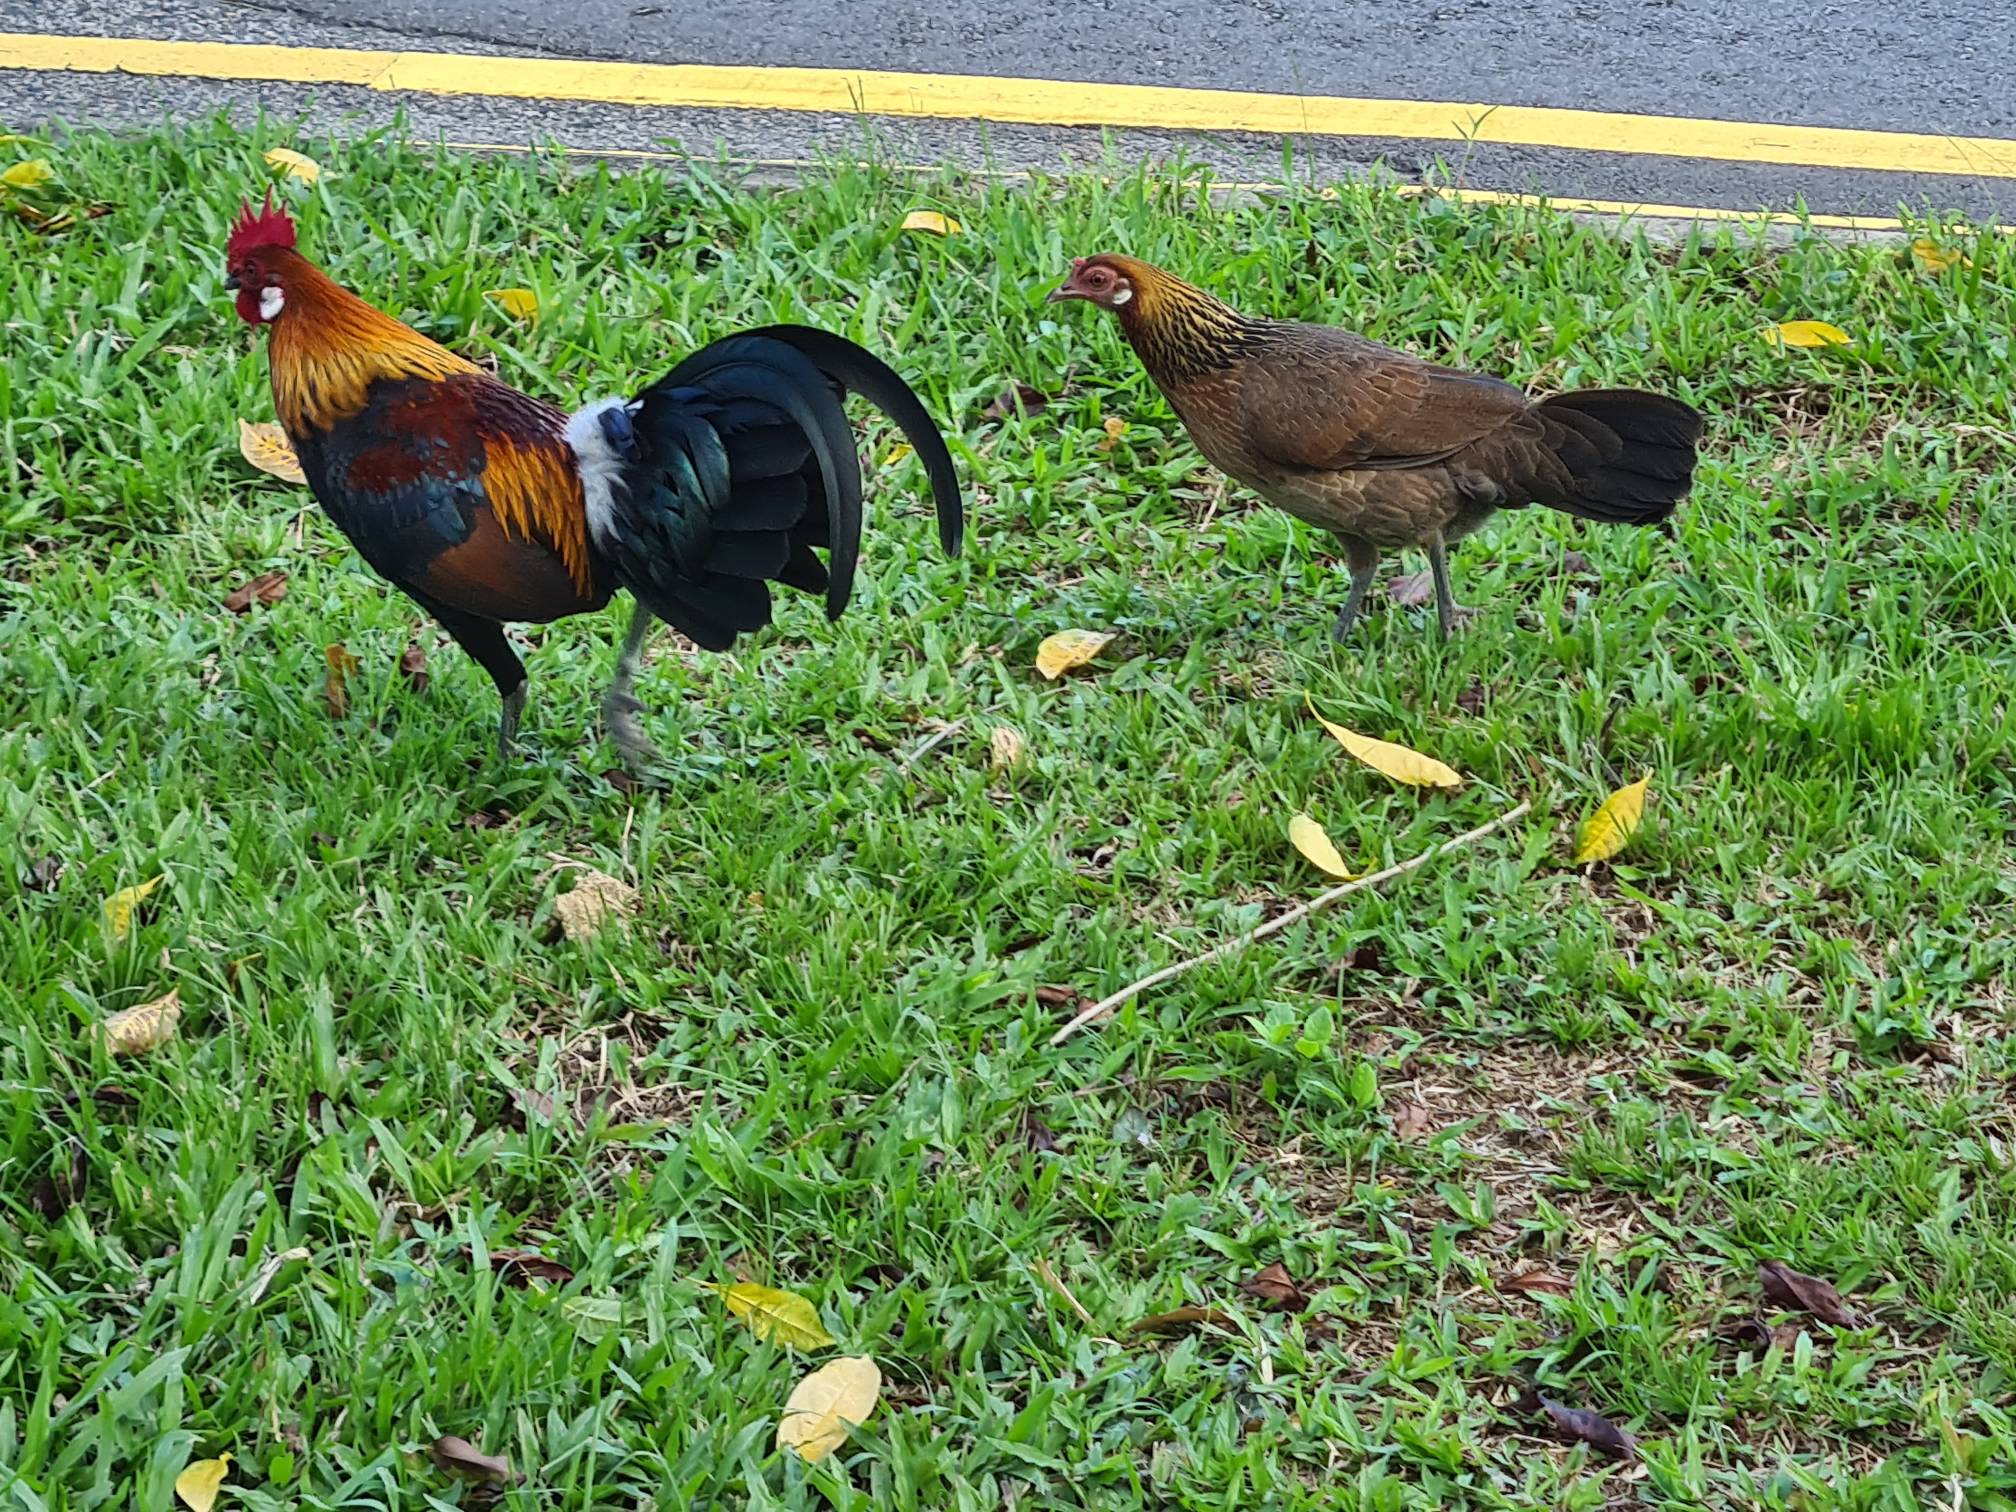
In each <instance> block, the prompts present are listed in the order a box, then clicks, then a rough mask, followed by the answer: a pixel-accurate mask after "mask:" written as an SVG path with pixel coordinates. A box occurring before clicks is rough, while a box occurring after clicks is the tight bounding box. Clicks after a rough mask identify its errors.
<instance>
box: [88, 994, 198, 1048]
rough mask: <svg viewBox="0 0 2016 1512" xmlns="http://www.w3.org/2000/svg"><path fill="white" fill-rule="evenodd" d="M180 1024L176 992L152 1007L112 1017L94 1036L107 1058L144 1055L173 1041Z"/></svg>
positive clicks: (96, 1030)
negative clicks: (107, 1055)
mask: <svg viewBox="0 0 2016 1512" xmlns="http://www.w3.org/2000/svg"><path fill="white" fill-rule="evenodd" d="M181 1021H182V994H181V992H180V990H179V989H178V990H176V991H174V992H170V993H169V994H168V995H167V996H166V997H159V998H156V999H154V1001H153V1002H151V1003H141V1004H139V1005H138V1006H137V1007H133V1008H127V1009H123V1010H121V1011H120V1012H118V1013H115V1014H113V1015H112V1017H110V1018H108V1019H106V1020H105V1021H104V1022H103V1023H100V1024H99V1025H97V1027H96V1029H95V1030H94V1031H93V1032H94V1033H96V1035H97V1036H98V1038H99V1039H100V1040H101V1041H103V1042H104V1045H105V1050H106V1053H107V1054H109V1055H145V1054H146V1053H147V1052H148V1051H149V1050H159V1049H160V1048H161V1047H162V1046H163V1045H165V1044H167V1043H168V1041H170V1040H171V1039H173V1038H175V1026H176V1025H177V1024H178V1023H180V1022H181Z"/></svg>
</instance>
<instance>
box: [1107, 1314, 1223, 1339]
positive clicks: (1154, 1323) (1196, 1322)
mask: <svg viewBox="0 0 2016 1512" xmlns="http://www.w3.org/2000/svg"><path fill="white" fill-rule="evenodd" d="M1238 1326H1239V1324H1238V1322H1237V1320H1235V1319H1234V1318H1233V1316H1232V1315H1231V1314H1230V1313H1228V1312H1224V1311H1221V1310H1220V1309H1218V1308H1216V1307H1178V1308H1174V1309H1172V1310H1170V1311H1169V1312H1165V1313H1155V1314H1153V1315H1152V1316H1150V1317H1146V1318H1143V1319H1141V1320H1140V1321H1139V1322H1138V1323H1133V1324H1130V1325H1128V1329H1127V1332H1129V1333H1137V1334H1157V1335H1161V1336H1165V1337H1166V1336H1169V1335H1174V1334H1186V1333H1189V1332H1191V1331H1192V1330H1193V1329H1198V1328H1228V1329H1235V1330H1236V1329H1237V1328H1238Z"/></svg>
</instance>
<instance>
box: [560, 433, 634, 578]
mask: <svg viewBox="0 0 2016 1512" xmlns="http://www.w3.org/2000/svg"><path fill="white" fill-rule="evenodd" d="M627 403H628V401H627V400H623V399H595V400H591V401H590V402H589V403H587V404H584V405H582V406H581V408H579V409H578V410H576V411H574V413H573V414H571V415H569V416H568V417H567V431H566V436H567V445H568V446H569V447H571V448H572V449H573V452H574V460H575V462H576V463H577V464H578V465H579V467H580V469H581V495H582V501H583V503H585V504H586V505H587V508H588V538H589V539H590V540H592V541H593V542H594V543H595V544H596V545H597V546H601V547H602V549H603V550H605V551H607V550H609V549H610V548H609V547H608V546H606V545H604V542H606V541H608V540H609V539H610V537H611V535H612V534H613V533H614V529H615V524H616V490H617V489H619V488H621V489H624V490H625V491H626V492H627V491H628V488H629V485H627V484H626V483H625V482H624V481H623V459H622V458H621V457H619V456H617V455H616V451H615V448H614V447H612V446H610V444H609V438H608V437H607V436H605V435H603V434H602V412H603V411H604V410H612V409H622V408H623V407H624V406H625V405H626V404H627Z"/></svg>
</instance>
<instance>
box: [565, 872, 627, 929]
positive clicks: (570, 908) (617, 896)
mask: <svg viewBox="0 0 2016 1512" xmlns="http://www.w3.org/2000/svg"><path fill="white" fill-rule="evenodd" d="M636 911H637V889H636V888H634V887H632V886H631V885H630V884H629V883H628V882H625V881H623V880H621V879H620V878H617V877H612V876H610V875H609V874H608V873H607V872H599V871H596V870H595V869H594V868H593V867H587V868H584V869H583V870H581V871H579V872H576V873H575V874H574V885H573V887H572V888H570V889H568V891H566V892H564V893H562V894H561V895H560V896H559V897H557V898H555V899H554V900H553V912H554V914H555V915H556V916H557V917H558V918H559V920H560V929H561V932H562V933H563V934H565V935H566V936H567V938H568V939H570V940H592V939H594V938H595V936H597V935H599V934H600V933H602V931H603V930H604V929H605V928H607V927H608V925H609V924H610V922H611V921H612V920H613V921H615V922H617V923H619V924H620V923H622V922H624V921H625V920H627V919H628V918H629V917H630V915H631V914H633V913H635V912H636Z"/></svg>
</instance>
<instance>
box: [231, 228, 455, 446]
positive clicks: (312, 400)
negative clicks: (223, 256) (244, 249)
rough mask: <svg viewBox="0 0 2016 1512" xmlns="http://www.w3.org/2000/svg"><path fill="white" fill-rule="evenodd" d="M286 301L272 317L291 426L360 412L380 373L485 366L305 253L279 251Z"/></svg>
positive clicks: (277, 396) (285, 420)
mask: <svg viewBox="0 0 2016 1512" xmlns="http://www.w3.org/2000/svg"><path fill="white" fill-rule="evenodd" d="M281 259H282V261H281V277H282V285H283V288H284V289H285V292H286V297H287V306H286V309H285V310H284V311H283V312H282V313H281V315H280V318H279V319H278V320H276V321H274V323H273V339H272V347H271V351H270V353H269V357H270V360H271V364H272V369H273V404H274V408H275V409H276V410H277V411H278V413H279V416H280V423H281V425H282V426H283V427H285V428H286V429H287V430H288V431H290V432H293V431H298V430H304V429H312V430H327V429H329V427H331V426H332V425H335V424H337V423H338V422H340V421H343V420H347V419H350V418H351V417H353V416H355V415H357V414H359V413H361V412H362V410H363V408H364V403H365V396H366V392H367V391H368V390H369V389H370V387H371V385H372V384H373V383H375V382H377V381H378V380H379V379H381V378H451V377H454V376H456V375H457V374H463V373H475V372H479V371H480V369H478V368H477V366H476V365H475V364H474V363H473V362H470V361H468V360H467V359H466V358H462V357H458V356H456V355H455V354H454V353H453V352H451V351H449V350H448V349H447V348H446V347H444V346H442V345H440V344H439V343H438V342H433V341H429V340H428V339H427V338H426V337H425V336H422V335H421V334H420V333H419V332H418V331H416V330H414V329H413V328H412V327H411V326H408V325H404V324H402V323H401V322H399V321H397V320H394V319H393V318H392V317H391V316H390V315H387V314H385V313H384V312H383V311H381V310H376V309H373V308H372V307H371V306H370V305H368V304H366V303H365V302H364V301H363V300H361V299H359V298H358V297H357V296H356V295H355V294H352V293H351V292H350V291H349V290H348V289H345V288H343V287H342V286H341V285H340V284H338V283H336V282H334V281H333V280H332V279H330V278H329V277H328V276H326V275H325V274H324V273H323V272H322V270H321V269H319V268H317V267H316V266H315V265H314V264H313V263H311V262H309V261H308V260H307V259H306V258H305V257H301V256H298V255H297V254H295V253H292V252H287V253H282V254H281Z"/></svg>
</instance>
